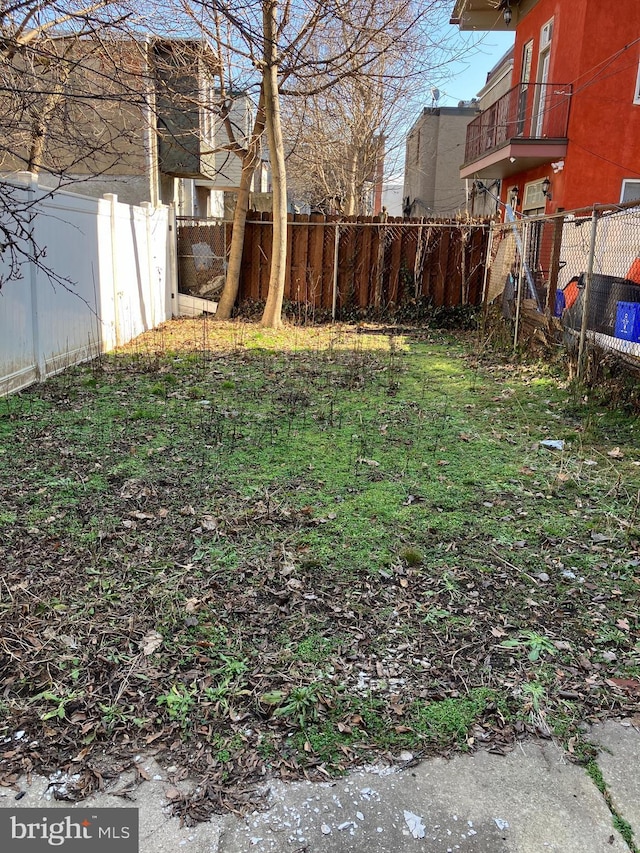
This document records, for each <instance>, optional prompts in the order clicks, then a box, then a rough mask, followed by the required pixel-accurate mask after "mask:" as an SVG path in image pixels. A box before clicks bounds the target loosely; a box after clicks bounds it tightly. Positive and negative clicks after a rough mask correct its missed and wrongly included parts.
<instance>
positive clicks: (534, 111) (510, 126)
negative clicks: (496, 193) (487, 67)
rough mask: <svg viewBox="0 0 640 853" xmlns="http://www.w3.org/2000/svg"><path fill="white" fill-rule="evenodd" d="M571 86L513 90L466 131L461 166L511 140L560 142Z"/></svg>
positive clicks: (539, 85)
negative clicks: (463, 162)
mask: <svg viewBox="0 0 640 853" xmlns="http://www.w3.org/2000/svg"><path fill="white" fill-rule="evenodd" d="M570 103H571V85H570V84H568V83H567V84H559V83H527V84H526V85H518V86H514V88H513V89H510V90H509V91H508V92H507V93H506V94H505V95H503V96H502V97H501V98H499V99H498V100H497V101H496V102H495V103H494V104H492V105H491V106H490V107H489V108H488V109H486V110H484V111H483V112H481V113H480V115H479V116H478V117H477V118H474V119H473V121H472V122H470V123H469V125H468V127H467V143H466V146H465V157H464V160H465V164H467V163H472V162H473V161H474V160H478V159H480V158H481V157H484V156H485V155H486V154H489V153H490V152H491V151H493V150H495V149H496V148H499V147H500V146H501V145H504V144H505V143H506V142H508V141H509V140H511V139H530V140H535V139H564V138H566V136H567V127H568V123H569V104H570Z"/></svg>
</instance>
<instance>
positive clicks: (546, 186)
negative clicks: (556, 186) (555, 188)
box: [542, 178, 551, 201]
mask: <svg viewBox="0 0 640 853" xmlns="http://www.w3.org/2000/svg"><path fill="white" fill-rule="evenodd" d="M542 195H543V196H544V197H545V198H548V199H549V201H551V181H550V180H549V178H545V179H544V181H543V182H542Z"/></svg>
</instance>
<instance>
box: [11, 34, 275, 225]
mask: <svg viewBox="0 0 640 853" xmlns="http://www.w3.org/2000/svg"><path fill="white" fill-rule="evenodd" d="M44 51H47V52H48V53H46V54H45V56H46V58H47V59H48V60H49V61H48V62H47V63H46V64H45V63H44V61H42V58H41V56H40V54H42V53H43V52H44ZM38 58H39V59H40V60H41V61H40V64H39V65H38V66H37V67H36V68H35V69H34V67H33V66H34V63H33V62H29V59H30V57H29V56H27V57H26V58H25V59H23V58H22V57H18V58H17V60H16V61H15V62H14V63H13V66H12V67H11V68H10V69H8V71H7V72H6V74H7V75H9V74H10V75H11V78H10V79H11V83H12V86H11V87H6V88H8V89H9V90H10V94H9V95H7V94H5V95H4V97H3V101H2V107H3V109H2V110H0V173H2V174H3V175H5V176H10V175H11V174H12V173H14V172H24V171H28V172H39V174H40V185H41V186H51V187H56V186H58V185H59V184H62V185H63V186H64V187H65V189H67V190H68V191H72V192H74V191H75V192H78V193H81V194H83V195H90V196H101V195H103V194H104V193H115V194H116V195H117V196H118V198H119V200H120V201H122V202H125V203H127V204H140V203H142V202H150V203H151V204H152V205H157V204H158V203H159V202H162V203H165V204H168V203H172V204H174V205H175V207H176V211H177V213H178V214H179V215H184V216H195V217H206V216H223V214H224V209H225V196H228V195H230V194H234V193H235V191H236V190H237V187H238V185H239V182H240V173H241V161H240V158H239V157H238V156H237V155H236V154H235V153H233V152H232V151H230V150H229V147H230V146H229V137H228V133H227V131H226V129H225V126H224V123H223V120H222V118H221V116H222V113H223V112H225V113H226V116H227V119H228V124H229V125H230V126H231V127H232V128H233V133H234V135H235V139H236V141H237V142H238V143H240V144H244V143H245V142H246V140H247V137H248V135H249V133H250V130H251V126H252V123H253V105H252V103H251V100H250V98H249V97H248V96H247V94H246V93H244V92H233V93H231V95H230V96H229V97H228V98H227V100H226V102H225V103H223V102H222V99H221V97H220V94H219V91H218V90H217V89H216V77H215V74H214V70H215V62H214V60H215V56H214V55H212V53H211V50H210V48H209V47H208V45H207V44H206V43H204V42H201V41H197V40H191V39H163V38H147V39H140V40H139V41H136V40H131V39H121V40H111V41H108V42H103V41H101V40H98V39H94V38H88V37H74V36H64V37H56V38H52V39H49V40H47V41H46V42H44V43H43V45H42V46H39V53H38ZM40 66H43V67H46V68H47V69H48V70H47V72H46V73H43V72H42V70H41V68H40ZM10 98H13V100H14V101H16V104H15V105H13V104H12V102H11V100H10ZM263 173H264V169H262V168H261V169H259V170H258V171H257V172H256V186H255V189H256V190H258V191H260V190H262V189H265V188H266V187H265V186H264V180H262V181H261V180H260V179H261V178H264V174H263Z"/></svg>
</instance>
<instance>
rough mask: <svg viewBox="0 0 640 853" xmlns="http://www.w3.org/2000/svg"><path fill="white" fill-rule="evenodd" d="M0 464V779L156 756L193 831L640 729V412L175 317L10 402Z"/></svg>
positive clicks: (69, 783) (580, 747)
mask: <svg viewBox="0 0 640 853" xmlns="http://www.w3.org/2000/svg"><path fill="white" fill-rule="evenodd" d="M548 439H551V440H559V441H563V442H564V450H555V449H553V448H551V449H548V448H546V447H544V446H543V445H542V444H541V442H542V441H544V440H548ZM0 459H1V461H2V466H1V471H0V489H1V498H2V502H1V504H0V561H1V564H2V567H3V570H2V576H1V578H0V617H1V619H2V631H1V639H0V650H1V652H2V683H3V692H2V697H1V708H2V725H3V730H4V732H3V735H2V736H3V738H4V741H3V744H2V752H1V753H0V755H1V763H0V771H1V772H2V776H3V780H4V784H11V782H12V781H13V780H14V779H15V778H16V775H17V774H19V773H21V772H25V771H29V770H31V769H39V770H48V769H49V770H52V769H55V768H62V769H64V770H65V771H66V773H67V775H65V776H64V777H63V778H64V785H63V786H61V787H60V788H59V790H58V794H59V795H60V796H64V797H69V798H75V797H78V796H82V795H83V794H85V793H87V792H89V791H91V790H92V789H94V788H95V787H97V786H99V785H100V784H102V780H103V779H104V778H107V777H109V776H110V775H114V774H116V773H117V772H118V770H119V769H120V768H122V767H125V766H131V764H132V762H133V761H134V758H135V756H136V754H138V753H139V752H145V753H149V752H152V753H153V754H155V755H156V757H157V758H159V759H160V760H162V761H164V762H165V763H166V764H167V765H170V766H172V768H173V769H172V771H171V773H172V778H173V779H174V780H176V781H178V780H179V779H180V778H183V777H184V776H186V775H191V776H196V777H197V778H198V779H200V780H201V781H202V784H201V787H200V790H199V793H198V794H197V796H195V797H191V798H185V797H182V796H181V795H180V793H179V791H178V789H177V788H176V789H174V790H173V792H172V796H175V798H176V802H175V804H176V808H177V810H178V811H180V812H181V813H182V814H183V815H185V816H187V817H190V818H199V817H205V816H206V815H207V814H208V813H209V812H210V811H211V809H213V808H215V809H219V808H242V806H243V804H246V803H248V802H252V801H254V800H255V799H256V798H257V797H258V796H259V786H260V783H261V781H263V780H264V777H265V775H268V774H276V775H281V776H282V777H285V778H292V777H298V776H301V775H303V774H307V775H309V776H314V777H318V776H324V777H325V778H326V777H327V776H329V775H333V774H336V773H340V772H341V771H344V770H345V769H346V768H348V767H349V766H352V765H353V764H356V763H360V764H363V763H364V764H371V763H374V762H378V761H380V760H387V761H394V760H396V761H398V760H400V761H405V762H406V761H410V760H412V757H418V756H421V755H426V754H430V753H434V752H439V753H443V754H446V753H449V752H451V751H452V750H460V749H461V750H469V749H475V748H477V747H479V746H484V747H485V748H489V749H492V750H494V751H503V750H507V749H510V748H511V747H512V745H513V743H514V742H515V741H516V740H517V739H518V738H522V737H526V736H527V735H535V736H543V737H549V736H552V735H556V736H557V737H558V738H559V739H560V740H561V741H562V742H563V743H564V744H565V745H566V747H567V749H568V750H569V752H570V753H573V754H574V755H575V756H576V757H577V758H581V759H586V758H588V756H589V749H588V744H585V743H584V740H583V735H582V733H581V728H580V723H581V722H583V721H591V720H595V719H602V718H605V717H607V716H612V715H615V716H620V715H621V716H625V715H627V716H628V715H633V714H637V708H638V700H639V699H640V645H639V625H640V623H639V613H638V599H639V593H640V575H639V572H638V565H639V564H640V561H639V551H638V541H639V537H640V520H639V502H640V451H639V450H638V427H637V420H635V419H631V418H627V417H625V416H624V415H623V414H621V413H620V412H617V413H616V412H607V411H598V410H597V408H595V407H593V406H592V405H591V404H590V403H589V402H588V401H585V400H582V399H579V398H578V399H576V398H574V396H573V395H572V394H571V393H570V392H569V391H568V390H567V388H566V387H565V384H564V383H563V382H562V381H561V380H560V379H559V378H557V377H554V376H553V375H551V374H549V373H548V372H545V369H544V368H538V367H535V368H534V367H530V366H529V367H522V366H514V365H510V364H504V363H500V362H498V361H496V362H494V363H492V362H491V361H487V360H485V361H484V362H483V363H478V362H477V361H476V360H474V357H473V354H472V349H471V345H470V344H469V343H467V342H465V341H464V340H462V339H456V338H455V337H451V336H446V335H443V334H441V333H437V332H432V333H429V332H423V333H422V334H417V333H416V334H410V333H407V334H405V335H398V334H396V335H393V336H391V335H389V334H386V333H384V331H382V330H374V329H366V328H363V329H361V328H356V327H343V328H311V329H301V328H291V329H289V330H287V331H284V332H279V333H270V332H266V331H264V330H261V329H259V328H258V327H256V326H252V325H248V324H226V325H222V326H221V327H218V326H217V325H215V324H214V323H212V322H210V321H209V322H207V321H176V322H172V323H169V324H166V325H165V326H163V327H162V328H160V329H159V330H157V331H155V332H153V333H151V334H149V335H147V336H144V337H143V338H141V339H138V340H137V341H135V342H134V344H133V345H131V346H129V347H128V348H126V349H125V350H124V351H122V352H119V353H118V354H116V355H112V356H109V357H106V358H103V359H101V360H99V361H98V362H95V363H92V364H89V365H86V366H83V367H80V368H76V369H73V370H69V371H67V372H66V373H64V374H62V375H60V376H59V377H57V378H56V379H55V380H52V381H49V382H47V383H46V384H44V385H41V386H38V387H34V388H32V389H30V390H28V391H26V392H24V393H22V394H19V395H16V396H13V397H10V398H7V399H3V400H0Z"/></svg>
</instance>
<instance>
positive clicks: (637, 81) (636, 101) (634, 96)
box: [633, 63, 640, 104]
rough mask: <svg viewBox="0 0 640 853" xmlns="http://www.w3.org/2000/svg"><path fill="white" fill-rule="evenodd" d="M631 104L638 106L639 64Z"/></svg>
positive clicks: (639, 91) (639, 100) (639, 90)
mask: <svg viewBox="0 0 640 853" xmlns="http://www.w3.org/2000/svg"><path fill="white" fill-rule="evenodd" d="M633 103H634V104H640V63H638V76H637V77H636V90H635V92H634V95H633Z"/></svg>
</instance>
